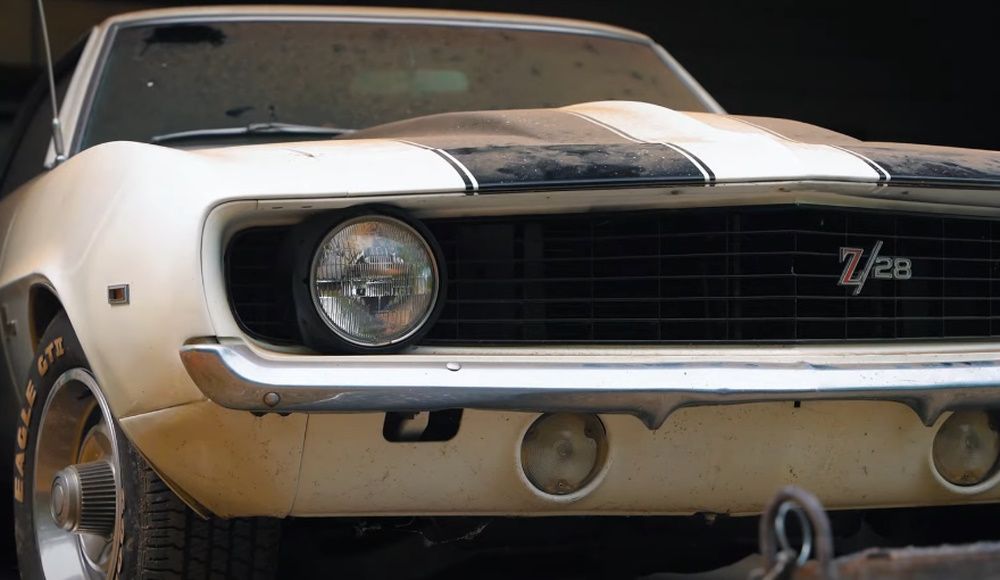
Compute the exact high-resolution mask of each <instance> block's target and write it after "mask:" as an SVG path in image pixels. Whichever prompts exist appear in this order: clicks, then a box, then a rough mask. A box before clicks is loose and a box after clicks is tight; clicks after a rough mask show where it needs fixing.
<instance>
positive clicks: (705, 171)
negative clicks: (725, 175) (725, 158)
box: [663, 143, 715, 185]
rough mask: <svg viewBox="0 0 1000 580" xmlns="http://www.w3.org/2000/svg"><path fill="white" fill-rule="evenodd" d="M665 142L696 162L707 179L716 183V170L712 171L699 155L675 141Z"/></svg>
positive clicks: (692, 161)
mask: <svg viewBox="0 0 1000 580" xmlns="http://www.w3.org/2000/svg"><path fill="white" fill-rule="evenodd" d="M663 144H664V145H666V146H667V147H670V148H671V149H673V150H674V151H677V152H679V153H680V154H681V155H683V156H685V157H687V158H688V159H689V160H691V163H694V164H695V165H696V166H697V167H698V169H699V170H700V171H701V173H702V175H704V176H705V181H706V182H707V183H709V184H712V185H714V184H715V172H714V171H712V169H711V168H710V167H709V166H708V165H707V164H706V163H705V162H704V161H702V160H701V159H699V158H698V156H696V155H695V154H694V153H691V152H690V151H688V150H687V149H684V148H683V147H681V146H680V145H675V144H673V143H663Z"/></svg>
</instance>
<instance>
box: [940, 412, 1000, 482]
mask: <svg viewBox="0 0 1000 580" xmlns="http://www.w3.org/2000/svg"><path fill="white" fill-rule="evenodd" d="M998 456H1000V433H997V425H996V421H995V420H994V417H993V416H992V415H990V414H989V413H986V412H984V411H957V412H955V413H953V414H952V415H951V417H948V419H947V420H946V421H945V422H944V424H943V425H941V428H940V429H939V430H938V432H937V435H935V436H934V448H933V454H932V457H933V459H934V469H936V470H937V472H938V473H939V474H941V477H943V478H944V479H945V480H946V481H948V482H949V483H952V484H954V485H961V486H970V485H976V484H979V483H982V482H983V481H985V480H986V479H987V478H989V477H990V476H991V475H993V474H994V473H995V471H996V466H997V458H998Z"/></svg>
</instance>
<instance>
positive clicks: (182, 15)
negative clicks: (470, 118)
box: [100, 5, 650, 42]
mask: <svg viewBox="0 0 1000 580" xmlns="http://www.w3.org/2000/svg"><path fill="white" fill-rule="evenodd" d="M311 17H316V18H321V19H333V20H347V21H352V20H353V21H386V22H417V23H429V24H445V25H462V24H467V25H476V26H497V27H510V28H527V29H539V30H551V31H559V32H575V33H578V34H593V35H598V36H610V37H615V38H619V39H623V40H632V41H635V42H650V39H649V37H648V36H646V35H644V34H641V33H639V32H635V31H633V30H628V29H626V28H620V27H617V26H611V25H608V24H600V23H597V22H588V21H585V20H574V19H569V18H555V17H549V16H531V15H526V14H505V13H498V12H475V11H465V10H433V9H424V8H380V7H363V6H284V5H242V6H197V7H196V6H190V7H181V8H161V9H154V10H141V11H137V12H126V13H123V14H119V15H117V16H112V17H111V18H109V19H107V20H105V21H104V22H103V23H102V24H101V25H100V26H101V27H110V26H116V25H121V24H137V23H156V22H184V21H197V20H213V19H227V20H228V19H232V20H248V19H257V18H262V19H271V18H274V19H283V18H288V19H296V20H298V19H306V20H308V19H309V18H311Z"/></svg>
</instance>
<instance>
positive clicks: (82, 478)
mask: <svg viewBox="0 0 1000 580" xmlns="http://www.w3.org/2000/svg"><path fill="white" fill-rule="evenodd" d="M24 388H25V391H24V401H25V403H24V406H23V407H22V408H21V410H20V413H19V418H18V421H17V432H16V435H15V443H14V446H15V448H14V453H15V457H14V479H13V484H14V485H13V487H14V532H15V538H16V541H17V557H18V564H19V566H20V569H21V576H22V578H30V579H36V578H37V579H43V578H49V579H52V578H85V579H107V578H122V579H132V578H158V579H171V578H176V579H200V578H212V579H215V578H241V579H242V578H254V579H263V578H271V577H273V576H274V571H275V567H276V564H277V554H278V540H279V534H280V528H279V525H280V522H279V521H278V520H274V519H266V518H246V519H231V520H225V519H221V518H210V519H207V520H206V519H203V518H201V517H199V516H198V515H197V514H196V513H194V512H193V511H192V510H191V509H189V508H188V507H187V506H186V505H185V504H184V503H183V502H181V501H180V499H178V498H177V496H176V495H174V493H173V492H171V491H170V490H169V489H168V488H167V486H166V485H165V484H164V483H163V482H162V481H161V480H160V479H159V478H158V477H157V476H156V474H155V473H154V472H153V470H152V469H151V468H150V466H149V465H148V464H147V463H146V461H145V459H143V458H142V457H141V456H140V455H139V453H138V452H137V451H136V450H135V449H134V448H133V447H132V445H131V443H130V442H129V441H128V439H127V438H126V437H125V435H124V434H123V433H122V431H121V429H120V428H119V426H118V423H117V422H116V421H115V420H114V417H113V415H112V414H111V412H110V409H109V408H108V404H107V402H106V401H105V399H104V396H103V395H102V394H101V390H100V387H99V385H98V383H97V381H96V379H95V378H94V375H93V373H91V371H90V367H89V366H88V365H87V360H86V358H85V357H84V355H83V350H82V349H81V347H80V344H79V341H78V340H77V338H76V335H75V334H74V333H73V329H72V327H71V326H70V324H69V320H68V319H67V317H66V315H65V314H60V315H59V316H57V317H56V318H55V320H53V321H52V323H51V324H50V325H49V327H48V329H47V330H46V331H45V334H44V335H43V336H42V339H41V341H40V342H39V349H38V351H37V352H36V353H35V362H34V364H33V365H32V370H31V373H30V376H29V377H28V380H27V381H26V386H25V387H24Z"/></svg>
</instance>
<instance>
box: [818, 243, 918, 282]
mask: <svg viewBox="0 0 1000 580" xmlns="http://www.w3.org/2000/svg"><path fill="white" fill-rule="evenodd" d="M881 249H882V240H879V241H877V242H875V247H874V248H872V253H871V255H870V256H868V260H867V261H866V262H865V267H864V269H863V270H861V271H860V272H859V271H858V264H859V263H860V262H861V256H862V255H863V254H864V253H865V250H864V248H846V247H842V248H840V261H841V262H845V263H844V272H843V273H842V274H841V275H840V281H839V282H837V285H838V286H854V295H855V296H857V295H858V294H861V289H862V288H864V287H865V282H867V281H868V278H869V277H874V278H875V279H876V280H909V279H910V278H912V277H913V263H912V262H911V261H910V259H909V258H899V257H893V256H879V255H878V253H879V251H880V250H881Z"/></svg>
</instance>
